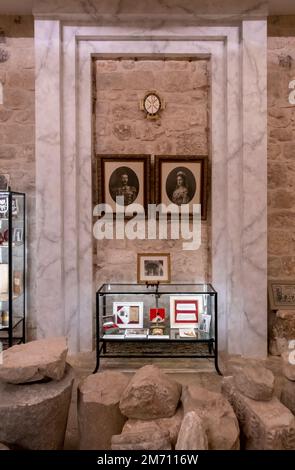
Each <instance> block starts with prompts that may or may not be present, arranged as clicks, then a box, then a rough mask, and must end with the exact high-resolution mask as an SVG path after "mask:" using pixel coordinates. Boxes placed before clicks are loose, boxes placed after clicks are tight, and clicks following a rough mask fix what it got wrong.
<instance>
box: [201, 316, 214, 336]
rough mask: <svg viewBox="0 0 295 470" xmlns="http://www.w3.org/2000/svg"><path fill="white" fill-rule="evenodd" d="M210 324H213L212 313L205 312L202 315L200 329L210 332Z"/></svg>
mask: <svg viewBox="0 0 295 470" xmlns="http://www.w3.org/2000/svg"><path fill="white" fill-rule="evenodd" d="M210 325H211V315H206V314H204V313H203V314H202V315H201V321H200V324H199V330H200V331H203V332H204V333H210Z"/></svg>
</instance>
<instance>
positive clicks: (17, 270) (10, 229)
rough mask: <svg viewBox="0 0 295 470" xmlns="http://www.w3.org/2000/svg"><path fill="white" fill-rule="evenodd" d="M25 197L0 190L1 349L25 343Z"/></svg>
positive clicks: (21, 194)
mask: <svg viewBox="0 0 295 470" xmlns="http://www.w3.org/2000/svg"><path fill="white" fill-rule="evenodd" d="M25 221H26V198H25V194H23V193H18V192H14V191H0V350H3V349H6V348H7V347H10V346H13V345H15V344H18V343H21V342H25V317H26V288H25V285H26V279H25V273H26V226H25Z"/></svg>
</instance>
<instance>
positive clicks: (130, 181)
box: [97, 155, 151, 212]
mask: <svg viewBox="0 0 295 470" xmlns="http://www.w3.org/2000/svg"><path fill="white" fill-rule="evenodd" d="M150 166H151V157H150V155H98V156H97V180H98V188H99V191H98V203H99V204H102V203H104V204H108V205H109V206H111V208H112V210H113V211H114V212H115V211H116V202H118V203H119V205H121V206H123V208H124V210H125V209H128V206H130V205H131V204H140V205H141V206H142V207H143V208H145V209H147V205H148V204H149V202H150ZM118 198H120V199H118Z"/></svg>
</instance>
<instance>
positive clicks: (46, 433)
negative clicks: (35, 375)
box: [0, 366, 74, 450]
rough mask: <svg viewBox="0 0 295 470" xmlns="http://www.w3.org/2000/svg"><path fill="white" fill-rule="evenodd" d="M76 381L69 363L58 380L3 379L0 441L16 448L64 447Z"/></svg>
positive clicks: (47, 448) (0, 394)
mask: <svg viewBox="0 0 295 470" xmlns="http://www.w3.org/2000/svg"><path fill="white" fill-rule="evenodd" d="M73 382H74V373H73V370H72V368H71V367H69V366H67V369H66V373H65V375H64V376H63V378H62V379H61V380H59V381H53V380H51V381H49V382H41V383H34V384H25V385H12V384H6V383H3V382H2V383H1V382H0V396H1V400H0V442H3V443H5V444H6V445H8V446H9V447H12V448H17V449H27V450H58V449H62V448H63V443H64V437H65V431H66V426H67V420H68V411H69V406H70V401H71V394H72V386H73Z"/></svg>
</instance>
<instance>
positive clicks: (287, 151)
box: [283, 142, 294, 160]
mask: <svg viewBox="0 0 295 470" xmlns="http://www.w3.org/2000/svg"><path fill="white" fill-rule="evenodd" d="M283 155H284V157H285V158H286V159H288V160H294V142H286V143H284V145H283Z"/></svg>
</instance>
